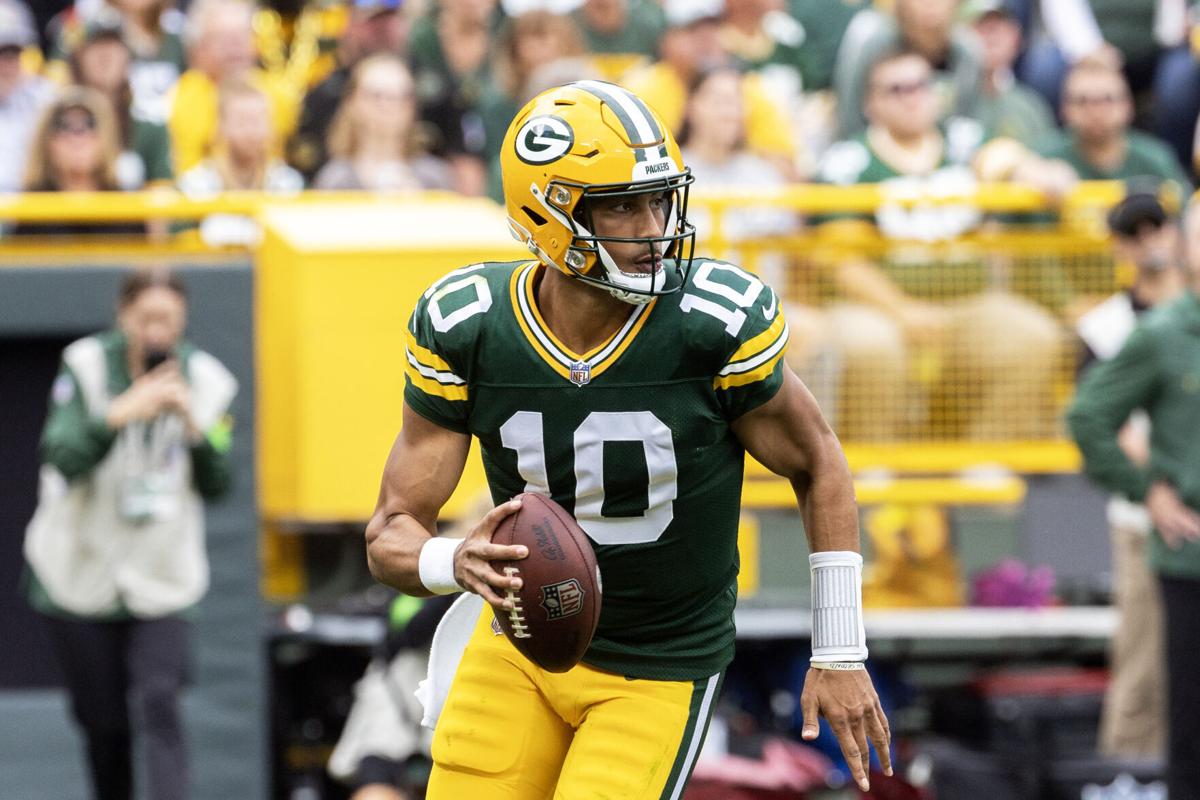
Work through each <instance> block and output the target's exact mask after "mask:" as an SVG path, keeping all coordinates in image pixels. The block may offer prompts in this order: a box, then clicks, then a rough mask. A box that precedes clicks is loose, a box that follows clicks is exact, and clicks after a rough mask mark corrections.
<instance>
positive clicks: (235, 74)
mask: <svg viewBox="0 0 1200 800" xmlns="http://www.w3.org/2000/svg"><path fill="white" fill-rule="evenodd" d="M253 11H254V9H253V6H251V5H250V4H249V3H248V2H246V0H193V2H192V4H191V6H190V7H189V8H188V20H187V27H186V29H185V34H186V36H185V41H186V43H187V46H188V64H189V69H188V71H187V72H185V73H184V74H183V75H182V76H181V77H180V79H179V82H178V83H177V84H176V85H175V92H174V94H173V96H172V101H171V116H170V119H169V120H168V122H167V128H168V130H169V131H170V132H171V149H172V152H173V153H174V156H175V171H176V172H177V173H180V174H182V173H184V172H186V171H188V170H189V169H191V168H192V167H194V166H196V165H197V164H199V163H200V162H201V161H202V160H203V159H204V158H206V157H207V156H209V155H210V154H211V152H210V151H211V148H212V146H213V144H214V139H215V136H216V128H217V117H218V114H217V95H218V87H220V86H221V85H222V84H224V83H226V82H228V81H249V82H251V83H253V84H254V85H256V86H257V87H258V88H259V89H260V90H262V91H263V92H264V93H265V94H266V95H267V97H268V98H270V101H271V127H272V129H273V130H274V132H275V136H276V138H277V139H278V140H279V141H280V142H283V141H284V140H286V138H287V136H288V135H289V134H290V133H291V130H292V128H293V127H294V126H295V118H296V104H297V102H298V100H299V98H298V97H296V96H294V94H293V93H292V92H291V91H290V90H289V88H288V84H287V82H286V81H284V80H282V79H281V78H280V77H279V76H277V75H271V74H269V73H267V72H264V71H263V70H261V69H259V68H258V67H256V66H255V52H254V39H253V30H252V28H251V23H252V19H253Z"/></svg>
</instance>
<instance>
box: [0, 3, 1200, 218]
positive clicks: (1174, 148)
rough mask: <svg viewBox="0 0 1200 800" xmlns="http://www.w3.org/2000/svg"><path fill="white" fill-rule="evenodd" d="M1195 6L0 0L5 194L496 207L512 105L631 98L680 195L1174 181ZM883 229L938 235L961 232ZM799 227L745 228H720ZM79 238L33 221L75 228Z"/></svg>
mask: <svg viewBox="0 0 1200 800" xmlns="http://www.w3.org/2000/svg"><path fill="white" fill-rule="evenodd" d="M1190 5H1192V3H1191V0H1119V1H1118V0H1053V2H1051V0H1040V2H1039V0H876V1H875V2H874V3H872V2H870V0H260V1H259V2H258V3H254V2H250V0H78V2H75V3H73V4H71V3H65V2H62V1H61V0H60V1H59V2H57V3H56V2H42V3H38V4H36V8H31V7H29V6H26V5H25V4H24V3H23V2H22V0H0V136H2V137H3V141H4V143H5V146H4V147H3V148H2V149H0V191H2V192H16V191H22V190H25V191H59V190H106V191H126V190H135V189H139V188H142V187H146V186H154V185H161V184H174V185H175V186H176V187H178V188H179V189H180V190H182V191H183V192H185V193H189V194H193V195H199V196H203V195H207V194H211V193H215V192H221V191H225V190H246V189H253V190H265V191H270V192H296V191H299V190H301V189H304V188H312V189H341V190H345V189H351V190H353V189H365V190H372V191H390V190H408V189H441V190H448V191H452V192H457V193H460V194H463V195H490V196H492V197H493V198H496V199H499V187H500V182H499V174H498V157H497V156H498V153H499V149H500V146H501V140H502V138H503V135H504V131H505V129H506V127H507V125H508V122H509V120H510V119H511V118H512V116H513V114H514V113H515V112H516V111H517V109H519V108H520V106H521V105H522V104H523V103H524V102H525V101H526V100H527V99H529V98H531V97H532V96H533V95H535V94H536V93H538V92H539V91H541V90H542V89H544V88H547V87H549V86H551V85H555V84H559V83H564V82H568V81H571V80H576V79H582V78H598V79H603V80H609V81H614V82H618V83H621V84H622V85H624V86H626V87H627V88H629V89H631V90H633V91H635V92H637V93H638V94H640V95H641V96H642V97H643V98H644V99H645V100H646V101H647V102H648V103H649V104H650V105H651V106H652V107H654V108H655V109H656V110H657V111H658V112H659V114H661V115H662V117H663V118H664V120H665V121H666V122H667V124H668V125H670V126H672V127H673V128H674V130H675V133H676V134H677V135H678V137H679V138H680V140H681V142H682V144H683V146H684V151H685V156H686V158H687V160H688V162H689V163H690V164H691V166H692V167H693V169H694V171H695V172H696V173H697V177H698V179H699V180H700V182H701V185H702V186H706V187H720V186H750V187H771V186H778V185H781V184H784V183H788V182H796V181H820V182H828V183H835V184H854V183H875V182H882V181H902V182H929V183H930V185H932V186H934V187H938V186H941V187H943V188H945V187H946V186H956V185H961V182H962V181H963V180H972V179H985V180H1010V179H1011V180H1022V181H1025V182H1031V183H1033V184H1034V185H1037V186H1039V187H1041V188H1043V189H1044V190H1045V191H1047V192H1049V193H1051V194H1052V195H1053V194H1055V193H1061V192H1063V191H1065V190H1066V189H1068V188H1069V187H1070V186H1071V185H1072V183H1073V182H1074V181H1075V180H1078V179H1085V180H1086V179H1103V178H1118V179H1125V178H1130V177H1134V176H1143V175H1150V176H1154V177H1157V178H1159V179H1166V180H1171V181H1175V182H1177V183H1178V184H1180V188H1190V185H1191V181H1192V178H1193V175H1194V160H1193V154H1194V150H1195V146H1194V140H1195V130H1196V120H1197V116H1198V115H1200V62H1198V61H1197V57H1196V56H1197V54H1198V53H1200V24H1198V23H1200V17H1197V15H1196V13H1195V9H1194V8H1190V7H1189V6H1190ZM950 212H951V213H947V214H939V215H924V216H923V217H922V218H920V219H915V218H913V217H912V216H911V215H900V216H898V217H897V216H892V217H891V218H882V217H881V218H880V219H879V220H878V221H879V222H880V225H881V227H883V228H884V229H885V230H886V229H888V228H889V227H892V228H894V227H897V226H899V227H901V228H903V229H904V230H905V231H906V233H907V234H908V235H909V236H914V235H915V236H916V237H917V238H926V239H939V238H946V237H948V236H953V235H955V234H957V233H960V232H962V230H963V229H964V228H965V227H968V226H970V225H972V224H973V223H974V222H975V220H974V219H973V217H972V216H971V215H970V214H969V213H968V214H966V215H965V216H964V215H963V213H962V210H961V209H957V210H954V209H951V210H950ZM795 222H796V221H795V220H794V219H792V218H790V217H787V216H786V215H785V216H782V217H780V216H773V217H772V216H769V215H768V216H763V215H747V216H746V217H744V218H742V219H734V220H733V221H732V222H731V228H732V230H730V231H727V233H728V235H730V236H732V237H733V238H735V239H736V238H737V237H740V236H747V237H748V236H755V235H763V234H764V233H765V234H770V233H773V232H778V231H779V230H780V229H781V228H786V227H788V226H789V225H793V224H794V223H795ZM80 229H83V230H86V226H79V225H62V226H57V227H56V228H50V229H47V228H46V227H42V228H39V229H38V230H39V231H41V232H75V231H78V230H80Z"/></svg>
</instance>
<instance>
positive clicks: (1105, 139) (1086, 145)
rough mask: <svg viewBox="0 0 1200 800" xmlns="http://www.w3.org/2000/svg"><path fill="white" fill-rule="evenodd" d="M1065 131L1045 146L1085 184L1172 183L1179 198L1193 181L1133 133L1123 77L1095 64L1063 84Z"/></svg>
mask: <svg viewBox="0 0 1200 800" xmlns="http://www.w3.org/2000/svg"><path fill="white" fill-rule="evenodd" d="M1062 115H1063V119H1064V121H1065V122H1066V127H1067V131H1066V132H1065V133H1061V134H1056V135H1054V136H1052V137H1051V138H1050V139H1048V140H1046V141H1044V142H1043V143H1042V144H1041V145H1040V146H1039V149H1040V151H1041V152H1042V154H1043V155H1045V156H1047V157H1048V158H1055V159H1062V160H1064V161H1066V162H1067V163H1069V164H1070V165H1071V166H1072V167H1074V169H1075V171H1076V172H1077V173H1078V174H1079V177H1080V178H1081V179H1083V180H1128V179H1132V178H1139V177H1146V176H1148V177H1152V178H1158V179H1162V180H1170V181H1174V182H1175V184H1176V185H1177V187H1178V189H1179V191H1180V192H1181V193H1186V190H1187V189H1189V188H1190V187H1191V181H1190V180H1189V179H1188V177H1187V175H1186V174H1185V173H1184V171H1183V168H1182V167H1180V165H1179V162H1178V161H1177V160H1176V158H1175V154H1174V153H1173V152H1172V151H1171V149H1170V148H1168V147H1167V146H1166V145H1165V144H1163V143H1162V142H1161V141H1159V140H1157V139H1155V138H1154V137H1153V136H1150V135H1149V134H1145V133H1142V132H1140V131H1134V130H1130V124H1131V123H1132V121H1133V100H1132V98H1131V97H1130V94H1129V85H1128V84H1127V83H1126V82H1125V77H1124V76H1123V75H1122V74H1121V71H1120V70H1119V69H1117V68H1116V67H1114V66H1111V65H1108V64H1103V63H1099V62H1097V61H1082V62H1080V63H1078V64H1076V65H1075V66H1074V67H1072V68H1071V71H1070V72H1069V73H1068V74H1067V79H1066V82H1065V83H1064V84H1063V100H1062Z"/></svg>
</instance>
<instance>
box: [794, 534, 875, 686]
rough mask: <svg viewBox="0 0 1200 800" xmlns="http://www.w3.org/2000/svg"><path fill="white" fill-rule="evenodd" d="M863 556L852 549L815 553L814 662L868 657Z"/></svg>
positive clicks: (812, 556) (812, 564)
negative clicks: (863, 607)
mask: <svg viewBox="0 0 1200 800" xmlns="http://www.w3.org/2000/svg"><path fill="white" fill-rule="evenodd" d="M862 564H863V560H862V556H861V555H859V554H858V553H855V552H853V551H850V550H838V551H832V552H827V553H812V554H810V555H809V557H808V566H809V569H810V571H811V572H812V659H811V661H812V663H813V664H818V663H823V664H831V663H849V662H855V661H866V660H867V634H866V631H865V630H864V629H863V615H862Z"/></svg>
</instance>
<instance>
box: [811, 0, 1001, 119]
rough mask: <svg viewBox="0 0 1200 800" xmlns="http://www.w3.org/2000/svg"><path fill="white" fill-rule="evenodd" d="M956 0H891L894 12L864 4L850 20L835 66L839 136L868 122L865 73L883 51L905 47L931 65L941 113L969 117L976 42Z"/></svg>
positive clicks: (975, 84)
mask: <svg viewBox="0 0 1200 800" xmlns="http://www.w3.org/2000/svg"><path fill="white" fill-rule="evenodd" d="M959 2H960V0H895V17H894V18H893V17H889V16H888V15H886V14H884V13H882V12H880V11H876V10H874V9H865V10H863V11H860V12H859V14H858V16H857V17H855V19H854V20H853V21H852V22H851V23H850V27H849V28H848V29H847V31H846V34H845V36H846V38H845V40H844V42H843V47H842V48H841V49H840V50H839V51H838V62H837V65H836V67H835V68H834V78H833V80H834V88H835V89H836V91H837V98H838V130H839V131H840V135H841V136H842V138H846V137H849V136H852V135H854V134H855V133H858V132H859V131H861V130H862V129H863V127H864V126H865V125H866V124H867V119H866V117H865V116H864V115H863V109H864V108H865V105H864V103H863V99H864V97H865V96H866V92H867V83H868V73H869V72H870V70H871V66H872V65H873V64H874V63H875V61H876V59H878V58H879V56H880V54H881V53H889V52H894V51H895V50H897V49H907V50H912V51H914V52H917V53H920V54H921V55H923V56H924V57H925V59H926V60H927V61H929V63H930V64H932V65H933V67H934V72H933V75H934V78H935V81H936V83H937V93H936V94H937V98H938V100H939V109H938V114H939V117H946V116H950V115H959V116H967V117H969V116H972V115H973V114H974V111H975V100H976V97H977V95H978V93H979V85H980V82H981V80H982V72H983V70H982V67H981V65H980V61H979V51H978V43H977V42H976V40H975V39H974V37H973V36H972V35H971V32H970V31H969V30H967V29H966V28H964V27H962V26H960V25H957V24H956V23H955V20H956V17H957V14H958V6H959Z"/></svg>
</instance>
